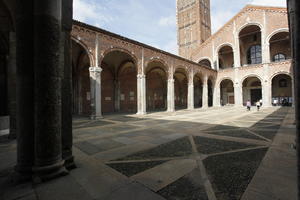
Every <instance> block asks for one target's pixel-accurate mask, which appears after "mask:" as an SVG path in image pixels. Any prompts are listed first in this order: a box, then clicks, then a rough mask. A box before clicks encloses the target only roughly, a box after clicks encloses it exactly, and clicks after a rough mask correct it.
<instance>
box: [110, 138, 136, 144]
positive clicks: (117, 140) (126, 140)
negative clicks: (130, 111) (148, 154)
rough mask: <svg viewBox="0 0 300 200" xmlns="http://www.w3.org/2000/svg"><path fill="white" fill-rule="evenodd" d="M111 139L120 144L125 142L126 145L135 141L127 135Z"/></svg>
mask: <svg viewBox="0 0 300 200" xmlns="http://www.w3.org/2000/svg"><path fill="white" fill-rule="evenodd" d="M112 140H114V141H116V142H119V143H121V144H127V145H128V144H134V143H137V141H136V140H133V139H130V138H127V137H116V138H112Z"/></svg>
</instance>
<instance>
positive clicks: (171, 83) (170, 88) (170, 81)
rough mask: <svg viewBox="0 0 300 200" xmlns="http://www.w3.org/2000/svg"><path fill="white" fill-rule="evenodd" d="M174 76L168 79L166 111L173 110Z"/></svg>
mask: <svg viewBox="0 0 300 200" xmlns="http://www.w3.org/2000/svg"><path fill="white" fill-rule="evenodd" d="M174 82H175V81H174V78H173V77H172V78H169V79H168V97H167V98H168V110H167V111H168V112H175V98H174V97H175V91H174Z"/></svg>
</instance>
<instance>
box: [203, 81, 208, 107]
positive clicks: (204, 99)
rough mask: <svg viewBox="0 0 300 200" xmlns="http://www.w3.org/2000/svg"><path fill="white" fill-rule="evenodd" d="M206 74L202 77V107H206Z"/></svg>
mask: <svg viewBox="0 0 300 200" xmlns="http://www.w3.org/2000/svg"><path fill="white" fill-rule="evenodd" d="M207 80H208V78H207V76H205V77H204V79H203V92H202V108H207V107H208V88H207V87H208V86H207Z"/></svg>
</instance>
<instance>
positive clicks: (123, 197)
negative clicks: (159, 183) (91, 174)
mask: <svg viewBox="0 0 300 200" xmlns="http://www.w3.org/2000/svg"><path fill="white" fill-rule="evenodd" d="M106 200H165V199H164V198H163V197H161V196H159V195H157V194H155V193H154V192H152V191H150V190H149V189H147V188H145V187H143V186H141V185H140V184H138V183H132V184H129V185H127V186H125V187H122V188H120V189H118V190H116V191H114V192H113V193H112V194H111V195H110V196H108V197H106Z"/></svg>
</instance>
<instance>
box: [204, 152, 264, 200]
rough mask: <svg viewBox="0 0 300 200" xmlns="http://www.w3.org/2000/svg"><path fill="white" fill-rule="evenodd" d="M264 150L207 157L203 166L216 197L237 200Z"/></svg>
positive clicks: (254, 170) (261, 157)
mask: <svg viewBox="0 0 300 200" xmlns="http://www.w3.org/2000/svg"><path fill="white" fill-rule="evenodd" d="M266 150H267V149H266V148H263V149H255V150H249V151H243V152H236V153H230V154H224V155H217V156H212V157H208V158H207V159H205V160H204V165H205V168H206V171H207V173H208V176H209V179H210V182H211V183H212V186H213V189H214V191H215V194H216V197H217V198H218V199H222V200H238V199H240V198H241V196H242V194H243V193H244V191H245V190H246V188H247V186H248V184H249V183H250V181H251V179H252V177H253V176H254V174H255V172H256V170H257V168H258V166H259V164H260V162H261V161H262V159H263V157H264V156H265V153H266Z"/></svg>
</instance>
